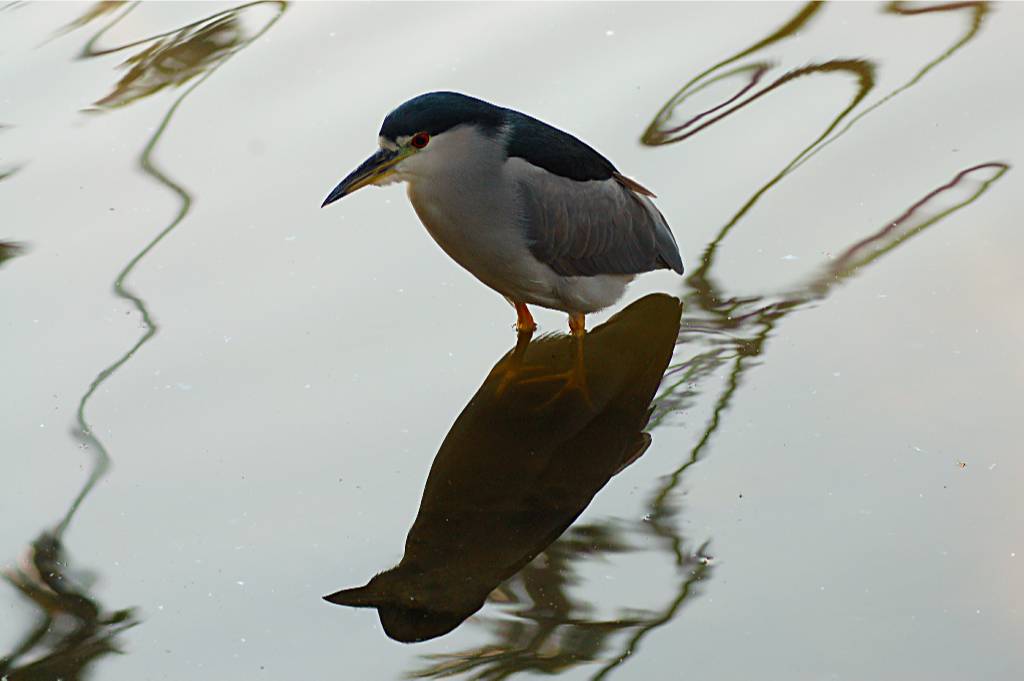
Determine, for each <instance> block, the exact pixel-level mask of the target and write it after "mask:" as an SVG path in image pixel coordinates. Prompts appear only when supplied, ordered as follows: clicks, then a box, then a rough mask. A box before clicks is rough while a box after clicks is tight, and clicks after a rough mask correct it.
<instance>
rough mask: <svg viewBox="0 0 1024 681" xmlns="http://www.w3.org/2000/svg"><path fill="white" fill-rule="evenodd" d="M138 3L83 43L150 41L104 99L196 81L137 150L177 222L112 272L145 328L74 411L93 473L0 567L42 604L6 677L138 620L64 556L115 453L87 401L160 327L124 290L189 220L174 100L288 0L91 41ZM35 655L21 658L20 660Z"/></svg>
mask: <svg viewBox="0 0 1024 681" xmlns="http://www.w3.org/2000/svg"><path fill="white" fill-rule="evenodd" d="M259 5H266V6H269V7H271V8H273V9H274V10H275V12H274V14H273V15H272V16H271V17H270V19H268V20H267V21H266V22H265V23H264V24H263V26H262V27H261V28H260V29H259V30H257V31H254V32H251V33H247V32H246V31H245V30H244V28H243V25H242V23H241V22H240V21H239V18H240V16H241V14H242V13H243V12H245V11H247V10H249V9H250V8H253V7H256V6H259ZM137 7H138V4H137V3H132V4H128V5H125V11H123V12H122V13H121V14H119V15H117V16H116V17H114V19H113V20H112V21H110V22H109V23H108V24H107V25H106V26H104V27H103V28H102V29H100V30H99V31H98V32H97V33H96V34H95V35H94V36H93V37H92V38H90V39H89V41H88V42H87V44H86V48H85V49H84V50H83V56H84V57H89V56H97V55H100V54H109V53H111V52H118V51H121V50H125V49H129V48H131V47H137V46H140V45H146V44H147V43H149V45H148V46H147V47H145V48H144V49H143V50H141V51H140V52H138V53H136V54H135V55H133V56H131V57H129V59H128V60H127V61H126V62H125V63H126V64H132V68H131V70H130V71H129V73H128V75H126V76H125V77H124V78H122V79H121V81H119V82H118V84H117V86H115V88H114V89H113V90H112V91H111V93H110V94H108V95H107V96H105V97H103V98H102V99H100V100H98V101H97V103H96V105H97V106H99V107H113V106H124V105H127V104H130V103H132V102H135V101H138V100H139V99H141V98H144V97H147V96H149V95H152V94H155V93H157V92H159V91H160V90H162V89H163V88H165V87H169V86H180V85H183V84H184V83H186V82H187V81H189V80H193V79H194V81H193V82H192V84H191V85H190V86H189V87H188V88H187V89H185V90H184V91H183V92H182V93H181V94H180V95H178V96H177V97H176V98H175V99H174V101H173V102H172V103H171V105H170V107H169V108H168V109H167V111H166V113H165V114H164V116H163V117H162V119H161V121H160V124H159V125H158V126H157V128H156V130H155V131H154V132H153V135H152V136H151V137H150V139H149V140H148V142H147V143H146V145H145V146H144V148H143V149H142V152H141V154H140V156H139V167H140V168H141V170H142V172H143V173H144V174H145V175H147V176H148V177H150V178H152V179H153V180H154V181H155V182H157V183H158V184H160V185H161V186H163V187H166V188H167V189H168V190H170V191H171V192H172V193H173V194H174V195H175V196H176V197H177V198H178V201H179V206H178V210H177V211H176V213H175V214H174V216H173V217H172V218H171V220H170V221H169V222H168V223H167V224H166V225H165V226H164V227H163V228H162V229H161V230H160V231H159V232H158V233H157V234H156V235H155V236H154V237H153V238H152V239H151V240H150V241H149V242H148V243H147V244H146V245H145V246H143V248H142V249H141V250H140V251H139V252H138V253H136V254H135V256H133V257H132V258H131V259H130V260H129V261H128V262H127V263H126V264H125V266H124V267H123V268H122V269H121V271H120V272H118V273H117V275H116V277H115V278H114V284H113V291H114V295H116V296H117V297H119V298H122V299H124V300H127V301H129V302H130V303H131V304H132V306H133V307H134V308H135V309H136V311H138V312H139V314H140V316H141V318H142V322H143V325H144V326H145V332H144V333H143V335H142V336H141V337H140V338H139V339H138V340H137V341H136V342H135V343H134V344H133V345H132V346H131V347H130V348H129V349H128V350H127V351H126V352H125V353H124V354H123V355H121V356H120V357H118V358H117V359H116V360H115V361H114V362H113V363H112V364H110V365H109V366H107V367H106V368H105V369H103V370H102V371H100V372H99V373H98V374H97V375H96V378H94V379H93V381H92V383H90V385H89V387H88V389H87V390H86V391H85V393H84V394H83V395H82V397H81V399H80V400H79V403H78V408H77V410H76V428H74V429H73V431H72V435H73V437H74V438H75V439H76V440H78V441H79V444H80V446H81V447H82V448H83V449H85V450H88V451H89V452H90V453H91V454H92V467H91V470H90V474H89V477H88V478H87V480H86V481H85V483H84V485H83V486H82V488H81V490H80V491H79V492H78V494H77V495H76V496H75V498H74V499H73V500H72V502H71V504H70V505H69V507H68V509H67V510H66V512H65V513H64V515H63V517H62V518H61V520H60V521H59V522H58V523H57V524H56V526H55V527H54V529H53V530H46V531H44V532H43V533H42V534H41V535H40V536H39V538H37V539H36V540H35V541H33V542H32V543H31V544H30V545H29V546H28V548H27V549H26V551H25V555H24V558H23V560H22V561H21V563H22V566H21V567H19V568H16V569H11V570H7V571H5V572H4V573H3V576H4V578H5V579H6V581H7V582H8V583H10V584H11V585H12V586H14V587H15V588H16V589H17V590H18V591H19V592H20V593H21V594H22V596H24V597H25V598H26V599H28V600H30V601H31V602H32V603H33V604H34V606H35V607H36V609H37V610H38V611H39V618H38V621H37V623H36V625H35V626H34V627H32V628H31V629H29V631H28V632H27V633H26V634H25V636H24V637H23V638H22V641H21V642H20V643H19V644H17V646H16V648H15V649H14V650H13V651H12V652H11V653H10V654H8V655H6V656H4V657H2V658H0V676H2V677H3V678H4V679H10V680H11V681H16V680H18V679H23V680H26V681H27V680H28V679H39V680H42V679H47V680H49V679H55V678H61V679H79V678H82V677H83V674H84V673H85V669H86V667H87V666H88V665H90V664H92V663H93V662H94V661H95V660H96V659H98V658H99V657H102V656H104V655H106V654H109V653H111V652H118V648H117V645H116V637H117V635H118V634H119V633H120V632H122V631H123V630H124V629H126V628H128V627H130V626H134V625H135V624H137V623H138V619H137V617H136V614H135V612H134V610H133V609H124V610H117V611H114V612H112V613H104V611H103V609H102V607H101V606H100V605H99V603H98V602H97V601H96V600H95V598H93V597H92V596H91V595H90V594H89V584H78V583H77V582H82V581H83V580H76V579H74V578H73V577H72V575H71V574H70V572H71V570H70V567H69V565H70V561H69V559H68V558H67V556H66V554H65V549H64V545H63V536H64V533H65V531H66V530H67V528H68V525H69V523H70V522H71V520H72V518H73V517H74V515H75V513H76V512H77V510H78V508H79V507H80V505H81V504H82V502H83V501H84V500H85V499H86V497H87V496H88V495H89V493H90V492H91V491H92V490H93V488H94V487H95V485H96V483H97V482H99V480H100V479H101V478H102V477H103V475H104V474H105V473H106V471H107V469H108V468H109V466H110V455H109V453H108V452H107V449H106V447H105V446H104V445H103V443H102V441H101V440H100V439H99V438H98V437H97V436H96V435H95V433H94V430H93V428H92V427H91V426H90V424H89V422H88V419H87V417H86V407H87V405H88V403H89V401H90V399H91V398H92V396H93V395H94V394H95V392H96V390H97V388H99V386H100V385H102V384H103V382H104V381H106V380H107V379H109V378H110V376H112V375H113V374H114V373H115V372H116V371H117V370H118V369H120V368H121V367H122V366H123V365H124V364H125V363H126V362H127V361H128V360H129V359H130V358H131V357H132V356H133V355H134V354H135V352H137V351H138V350H139V349H140V348H141V347H142V346H143V345H145V344H146V343H147V342H148V341H149V340H150V339H152V337H153V336H154V335H155V334H156V332H157V329H158V325H157V324H156V322H155V320H154V319H153V317H152V315H151V314H150V311H149V308H148V307H147V305H146V303H145V301H144V300H143V299H142V297H141V296H139V295H138V294H136V293H134V292H133V291H132V290H131V289H130V288H128V286H127V284H126V282H127V279H128V276H129V275H130V274H131V273H132V271H133V270H134V269H135V268H136V267H137V266H138V265H139V263H141V262H142V260H143V259H145V257H146V256H147V255H148V254H149V253H150V252H151V251H152V250H153V249H154V248H155V247H156V245H157V244H158V243H160V241H162V240H163V239H164V238H165V237H167V236H168V235H169V234H170V233H171V232H172V231H173V230H174V229H175V228H176V227H177V226H178V225H179V224H181V222H182V221H183V220H184V219H185V217H186V215H187V214H188V212H189V209H190V207H191V205H192V196H191V195H190V194H189V192H188V190H187V189H185V187H184V186H183V185H181V184H179V183H178V182H176V181H174V180H173V179H171V177H170V176H169V175H167V174H166V173H165V172H163V171H162V170H161V169H160V168H159V167H158V166H157V164H156V163H155V161H154V153H155V151H156V149H157V145H158V143H159V141H160V139H161V138H162V137H163V135H164V133H165V132H166V130H167V128H168V126H169V125H170V123H171V120H172V119H173V117H174V115H175V113H176V112H177V110H178V107H179V106H180V105H181V103H182V102H183V101H184V100H185V98H186V97H188V96H189V95H190V94H191V93H192V92H193V91H195V89H196V88H197V87H199V86H200V85H202V84H203V83H204V82H205V81H206V79H207V78H209V77H210V76H211V75H212V74H213V73H214V72H215V71H216V70H217V69H219V68H220V67H221V66H222V65H223V64H224V63H226V62H227V60H228V59H229V58H230V57H231V56H232V55H234V54H236V53H238V52H239V51H240V50H242V49H244V48H245V47H247V46H249V45H250V44H252V43H253V42H254V41H256V40H257V39H258V38H259V37H260V36H262V35H263V34H264V33H266V32H267V31H268V30H270V28H271V27H272V26H273V25H274V24H275V23H276V22H277V20H278V19H279V18H280V16H281V15H282V13H283V12H284V10H285V8H286V4H285V3H283V2H253V3H247V4H244V5H239V6H237V7H235V8H232V9H229V10H225V11H221V12H217V13H216V14H213V15H211V16H209V17H206V18H205V19H202V20H200V21H197V22H193V23H191V24H189V25H188V26H185V27H183V28H181V29H177V30H175V31H170V32H168V33H163V34H159V35H157V36H150V37H148V38H144V39H142V40H138V41H135V42H132V43H129V44H127V45H122V46H118V47H113V48H108V49H104V50H100V51H96V50H94V49H93V46H94V44H95V43H96V41H97V40H98V39H99V38H100V36H102V35H103V34H104V33H105V32H106V31H107V30H109V29H110V28H111V27H112V26H114V25H115V24H116V23H118V22H120V21H121V20H123V19H124V18H125V17H126V16H128V14H129V13H130V12H131V11H133V10H134V9H136V8H137ZM117 9H120V4H119V3H99V4H98V5H94V6H93V7H91V8H90V9H89V10H87V11H86V12H85V13H84V14H83V15H82V16H81V17H80V18H79V19H78V20H76V21H74V22H72V23H71V24H70V25H69V26H67V27H65V29H64V30H63V31H61V32H59V35H63V34H65V33H68V32H70V31H72V30H74V29H76V28H80V27H82V26H85V25H87V24H88V23H90V22H92V21H93V20H95V19H98V18H101V17H103V16H106V15H107V14H109V13H111V12H113V11H114V10H117ZM16 254H17V251H16V249H15V248H14V247H13V245H12V244H6V243H4V244H0V261H2V260H4V259H6V258H7V257H11V256H12V255H16ZM29 657H30V658H32V659H31V661H28V662H25V663H24V664H21V665H20V666H15V665H17V664H18V662H19V660H21V659H22V658H29Z"/></svg>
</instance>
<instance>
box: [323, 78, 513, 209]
mask: <svg viewBox="0 0 1024 681" xmlns="http://www.w3.org/2000/svg"><path fill="white" fill-rule="evenodd" d="M506 113H507V110H506V109H503V108H501V107H498V106H495V105H493V104H490V103H488V102H485V101H483V100H480V99H476V98H474V97H469V96H466V95H462V94H458V93H456V92H430V93H427V94H425V95H420V96H419V97H414V98H413V99H410V100H409V101H407V102H406V103H404V104H402V105H401V106H399V107H398V108H397V109H395V110H394V111H392V112H391V113H389V114H388V115H387V118H385V119H384V123H383V124H382V125H381V128H380V134H379V136H378V143H379V148H378V149H377V151H376V152H374V153H373V154H372V155H371V156H370V157H369V158H368V159H366V160H365V161H363V162H362V163H361V164H360V165H359V167H358V168H356V169H355V170H353V171H352V172H351V173H349V174H348V176H347V177H346V178H345V179H344V180H342V181H341V183H339V184H338V186H337V187H335V188H334V190H333V191H332V192H331V193H330V194H328V196H327V198H326V199H325V200H324V202H323V205H324V206H326V205H327V204H329V203H333V202H335V201H337V200H338V199H340V198H342V197H344V196H348V195H349V194H351V193H352V192H354V191H356V190H357V189H359V188H361V187H365V186H367V185H370V184H374V185H378V186H380V185H386V184H391V183H392V182H401V181H404V180H409V179H411V178H413V177H415V176H416V175H419V174H427V173H429V172H431V171H432V170H434V169H436V168H437V167H439V166H444V165H450V164H452V163H456V162H458V159H459V158H460V157H464V156H465V153H466V151H467V146H469V147H472V146H474V145H475V144H476V143H478V142H480V141H482V140H483V139H487V138H491V139H493V138H495V137H496V136H497V135H498V133H499V132H500V130H501V128H502V126H504V125H505V123H506ZM470 151H471V149H470Z"/></svg>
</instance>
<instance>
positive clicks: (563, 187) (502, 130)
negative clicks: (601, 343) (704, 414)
mask: <svg viewBox="0 0 1024 681" xmlns="http://www.w3.org/2000/svg"><path fill="white" fill-rule="evenodd" d="M378 141H379V143H380V149H378V150H377V152H376V153H374V154H373V155H372V156H370V158H368V159H366V161H364V162H363V163H362V165H360V166H359V167H358V168H356V169H355V170H354V171H353V172H352V173H351V174H349V176H348V177H346V178H345V179H344V180H342V182H341V184H339V185H338V186H337V187H335V189H334V191H332V192H331V193H330V195H328V197H327V199H326V200H325V201H324V203H323V205H324V206H326V205H327V204H329V203H332V202H334V201H337V200H338V199H340V198H342V197H343V196H346V195H348V194H351V193H352V192H354V191H355V190H357V189H359V188H360V187H364V186H366V185H369V184H375V185H384V184H390V183H392V182H408V184H409V187H408V190H409V200H410V201H412V205H413V208H415V210H416V214H417V215H419V218H420V220H421V221H422V222H423V224H424V226H425V227H426V228H427V231H428V232H430V235H431V236H432V237H433V238H434V240H435V241H437V243H438V244H439V245H440V246H441V248H442V249H444V251H445V252H446V253H447V254H448V255H450V256H451V257H452V258H453V259H454V260H455V261H456V262H457V263H459V264H460V265H462V266H463V267H465V268H466V269H467V270H469V271H470V272H471V273H472V274H473V275H474V276H475V277H476V278H477V279H479V280H480V281H482V282H483V283H484V284H486V285H487V286H489V287H491V288H492V289H494V290H495V291H497V292H498V293H500V294H502V295H503V296H505V297H506V298H507V299H508V300H509V301H510V302H511V303H512V304H513V305H514V306H515V308H516V312H517V314H518V321H517V324H516V327H517V329H518V330H519V331H521V332H532V331H533V330H534V328H536V325H535V324H534V322H533V317H532V316H531V315H530V311H529V309H528V308H527V307H526V305H527V303H532V304H534V305H540V306H542V307H548V308H553V309H556V310H564V311H565V312H568V313H569V328H570V329H571V330H572V332H573V334H574V335H576V336H582V334H583V333H584V315H585V314H586V313H588V312H595V311H597V310H600V309H602V308H605V307H608V306H609V305H611V304H613V303H614V302H615V301H617V300H618V299H619V298H621V297H622V294H623V292H624V291H625V288H626V284H628V283H629V281H630V280H631V279H632V278H633V277H634V275H637V274H640V273H641V272H649V271H651V270H657V269H665V268H667V269H671V270H674V271H676V272H678V273H679V274H682V273H683V262H682V259H681V258H680V257H679V248H678V246H676V241H675V238H674V237H673V236H672V231H671V230H670V229H669V226H668V224H667V223H666V222H665V218H664V216H662V214H661V213H660V212H659V211H658V209H657V208H655V207H654V204H653V203H652V202H651V198H652V197H653V196H654V194H652V193H651V192H650V191H648V190H647V189H645V188H644V187H643V186H641V185H640V184H638V183H637V182H634V181H633V180H631V179H629V178H627V177H625V176H624V175H622V174H620V173H619V172H618V170H616V169H615V166H614V165H612V163H611V161H609V160H608V159H606V158H605V157H604V156H602V155H601V154H599V153H598V152H596V151H595V150H594V149H592V148H591V147H590V146H588V145H587V144H585V143H583V142H581V141H580V140H578V139H576V138H575V137H573V136H572V135H570V134H568V133H566V132H562V131H561V130H558V129H557V128H554V127H552V126H550V125H548V124H546V123H543V122H541V121H539V120H537V119H536V118H531V117H530V116H527V115H525V114H522V113H519V112H518V111H513V110H512V109H507V108H504V107H500V106H495V105H494V104H490V103H488V102H485V101H482V100H479V99H475V98H473V97H468V96H466V95H462V94H457V93H454V92H431V93H428V94H425V95H420V96H419V97H415V98H413V99H410V100H409V101H408V102H406V103H404V104H402V105H401V106H400V107H398V108H397V109H395V110H394V111H392V112H391V113H390V114H388V116H387V118H385V119H384V124H383V125H382V126H381V129H380V136H379V138H378Z"/></svg>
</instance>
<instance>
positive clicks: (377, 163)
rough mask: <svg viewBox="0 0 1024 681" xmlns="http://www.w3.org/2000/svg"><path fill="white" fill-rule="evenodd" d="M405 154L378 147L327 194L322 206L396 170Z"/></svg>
mask: <svg viewBox="0 0 1024 681" xmlns="http://www.w3.org/2000/svg"><path fill="white" fill-rule="evenodd" d="M405 156H406V154H405V153H403V152H402V151H400V150H395V151H392V150H390V149H378V150H377V152H376V153H375V154H373V155H372V156H370V158H368V159H366V160H365V161H363V162H362V163H360V164H359V167H358V168H356V169H355V170H353V171H352V172H351V173H349V174H348V177H346V178H345V179H344V180H342V181H341V184H339V185H338V186H337V187H335V188H334V191H332V192H331V193H330V194H328V195H327V198H326V199H324V202H323V204H322V205H321V206H320V207H321V208H323V207H324V206H326V205H327V204H329V203H334V202H335V201H337V200H338V199H340V198H342V197H343V196H348V195H349V194H351V193H352V192H354V191H355V190H357V189H359V188H360V187H365V186H366V185H368V184H373V183H374V182H377V181H379V180H381V179H383V178H385V177H387V176H388V175H390V174H391V173H393V172H394V171H395V164H397V163H398V162H399V161H401V160H402V159H403V158H405Z"/></svg>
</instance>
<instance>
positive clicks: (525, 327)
mask: <svg viewBox="0 0 1024 681" xmlns="http://www.w3.org/2000/svg"><path fill="white" fill-rule="evenodd" d="M512 304H513V305H514V306H515V308H516V331H518V332H519V333H533V332H534V331H536V330H537V323H536V322H534V321H533V315H532V314H530V308H528V307H526V303H517V302H513V303H512Z"/></svg>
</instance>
